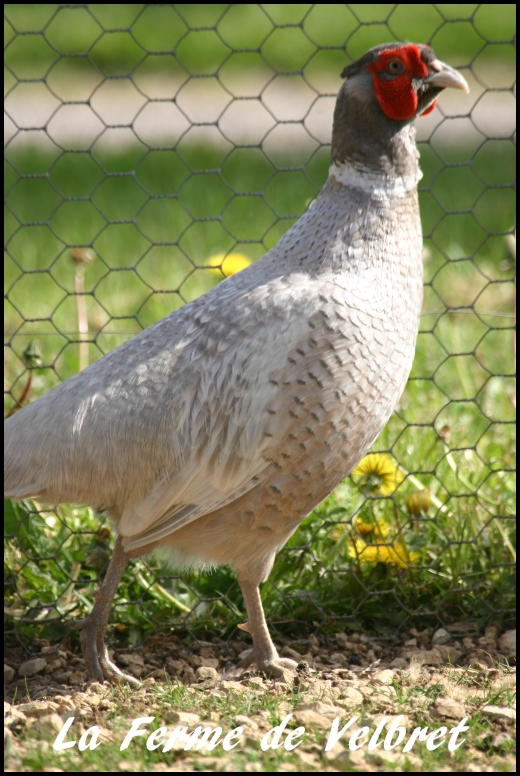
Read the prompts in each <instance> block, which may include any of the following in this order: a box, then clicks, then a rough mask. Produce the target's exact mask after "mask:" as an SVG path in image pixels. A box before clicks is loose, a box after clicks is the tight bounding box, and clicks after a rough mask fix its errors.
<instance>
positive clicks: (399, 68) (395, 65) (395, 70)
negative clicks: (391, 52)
mask: <svg viewBox="0 0 520 776" xmlns="http://www.w3.org/2000/svg"><path fill="white" fill-rule="evenodd" d="M386 69H387V71H388V72H389V73H392V75H400V74H401V73H402V72H403V70H404V65H403V63H402V62H401V60H400V59H390V60H389V61H388V62H387V65H386Z"/></svg>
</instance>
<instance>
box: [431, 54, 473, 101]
mask: <svg viewBox="0 0 520 776" xmlns="http://www.w3.org/2000/svg"><path fill="white" fill-rule="evenodd" d="M430 67H432V68H433V70H435V71H436V72H435V73H433V74H432V75H429V76H428V78H425V79H424V82H423V83H425V84H431V85H432V86H435V87H437V88H439V89H448V88H452V89H462V91H463V92H466V94H467V93H468V92H469V86H468V84H467V83H466V79H465V78H464V77H463V76H462V75H461V74H460V73H459V71H458V70H454V69H453V67H450V66H449V65H445V64H444V62H441V61H440V59H435V60H434V61H433V62H432V63H431V65H430Z"/></svg>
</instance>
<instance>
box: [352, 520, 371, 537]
mask: <svg viewBox="0 0 520 776" xmlns="http://www.w3.org/2000/svg"><path fill="white" fill-rule="evenodd" d="M354 525H355V527H356V531H357V532H358V534H361V536H364V535H365V534H369V533H372V531H373V530H374V526H373V525H372V524H371V523H365V522H364V520H363V518H362V517H356V519H355V520H354Z"/></svg>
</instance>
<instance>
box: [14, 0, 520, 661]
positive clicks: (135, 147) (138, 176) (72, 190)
mask: <svg viewBox="0 0 520 776" xmlns="http://www.w3.org/2000/svg"><path fill="white" fill-rule="evenodd" d="M514 7H515V6H514V5H512V4H503V5H498V6H497V5H492V4H477V5H471V4H395V5H393V4H376V5H373V4H368V5H367V4H333V5H323V4H308V5H303V4H297V5H294V4H273V5H263V4H244V5H242V4H230V5H222V4H180V5H169V4H168V5H152V4H146V5H139V4H128V5H110V4H109V5H104V4H93V5H50V4H44V5H32V4H8V5H6V6H5V44H6V48H5V62H6V84H5V113H4V119H5V133H6V134H5V170H6V173H5V192H6V193H5V208H6V209H5V212H6V247H5V262H6V348H5V357H4V358H5V360H4V364H5V414H6V415H9V414H12V413H13V412H15V411H17V410H18V409H19V408H20V407H21V406H23V405H24V404H26V403H28V402H31V401H33V400H34V399H36V398H37V397H38V396H40V395H42V394H44V393H45V392H47V391H48V390H49V389H50V388H52V387H53V386H55V385H56V384H58V383H59V382H60V381H62V380H64V379H66V378H68V377H70V376H71V375H73V374H75V373H76V372H78V371H79V370H81V369H84V368H85V367H86V366H88V364H90V363H92V362H94V361H95V360H97V359H99V358H100V357H101V356H102V355H103V354H104V353H106V352H108V351H109V350H111V349H113V348H114V347H116V346H118V345H120V344H122V343H123V342H124V341H126V340H127V339H129V338H130V337H132V336H133V335H135V334H136V333H137V332H139V331H140V330H141V329H142V328H143V327H146V326H148V325H150V324H151V323H153V322H155V321H156V320H158V319H159V318H161V317H162V316H163V315H166V314H168V313H170V312H172V311H173V310H175V309H177V308H178V307H180V306H181V305H183V304H185V303H186V302H189V301H190V300H192V299H194V298H196V297H197V296H199V295H200V294H202V293H204V292H205V291H207V290H208V289H209V288H211V287H212V286H214V285H215V284H216V283H218V282H219V281H220V280H221V279H222V278H223V277H225V276H226V275H230V274H232V273H234V272H237V271H240V270H241V269H242V268H244V267H245V266H247V264H249V263H251V262H253V261H255V260H256V259H257V258H259V257H260V256H261V255H263V254H264V253H265V252H266V250H268V249H269V248H271V247H272V246H273V245H274V244H275V243H276V241H277V240H278V239H279V237H280V236H281V235H282V234H283V233H284V232H285V231H286V230H287V229H288V228H289V226H290V225H291V224H292V223H294V221H295V219H296V218H297V217H298V216H299V215H301V213H302V212H303V211H304V210H305V208H306V207H307V206H308V204H309V202H310V201H311V200H312V199H313V198H314V197H315V196H316V194H317V192H318V191H319V189H320V188H321V186H322V185H323V183H324V182H325V180H326V177H327V172H328V164H329V155H330V135H331V126H332V111H333V107H334V102H335V95H336V93H337V91H338V88H339V86H340V84H341V79H340V76H339V74H340V73H341V71H342V69H343V67H344V66H345V64H346V63H348V62H350V61H352V60H354V59H356V58H357V57H359V56H360V55H362V54H363V53H364V52H365V51H366V50H367V49H368V48H370V47H371V46H374V45H377V44H380V43H383V42H388V41H401V40H416V41H421V42H423V41H425V42H429V43H431V45H432V46H433V47H434V49H435V51H436V54H437V56H439V58H441V59H443V60H444V61H446V62H448V63H449V64H450V65H452V66H456V67H458V68H460V69H462V71H463V73H464V76H465V78H466V79H467V81H468V83H469V85H470V90H471V91H470V94H469V95H465V94H464V95H462V94H461V93H459V92H457V93H454V94H448V93H444V94H442V95H441V97H440V99H439V104H438V106H437V108H436V110H435V111H434V112H433V113H432V114H431V115H429V116H427V117H424V118H420V119H418V121H417V130H418V140H419V143H418V146H419V149H420V153H421V166H422V169H423V172H424V177H423V179H422V182H421V184H420V199H421V212H422V219H423V226H424V236H425V249H424V260H425V303H424V314H423V317H422V323H421V331H420V334H419V339H418V346H417V354H416V359H415V363H414V367H413V371H412V376H411V378H410V381H409V383H408V386H407V389H406V392H405V394H404V396H403V399H402V401H401V403H400V405H399V407H398V409H397V411H396V412H395V414H394V416H393V417H392V419H391V421H390V423H389V424H388V427H387V428H386V430H385V431H384V433H383V434H382V436H381V437H380V438H379V440H378V441H377V442H376V444H375V446H374V448H373V451H372V453H371V455H369V456H368V457H367V458H366V459H364V461H363V462H362V464H361V466H360V467H358V469H356V470H355V472H354V474H353V476H352V477H350V478H348V479H347V480H345V482H344V483H343V485H341V486H340V487H339V488H338V489H337V491H336V492H335V493H334V494H333V495H331V496H330V497H329V498H328V499H327V500H326V501H325V502H324V503H323V504H322V505H320V506H319V507H318V508H317V509H316V510H315V512H314V513H313V515H311V516H310V517H309V518H307V519H306V520H305V521H304V522H303V523H302V525H301V526H300V528H299V530H298V531H297V532H296V534H295V535H294V537H293V538H292V539H291V540H290V542H289V543H288V545H287V546H286V547H285V549H284V550H283V551H282V552H281V553H279V556H278V558H277V561H276V564H275V567H274V569H273V572H272V574H271V576H270V580H269V581H268V582H267V583H266V584H265V585H264V586H263V591H262V595H263V598H264V603H265V607H266V612H267V616H268V619H269V622H270V625H271V627H272V628H273V629H274V630H275V634H276V635H275V637H276V638H278V639H279V640H282V641H283V640H284V639H287V638H289V637H291V638H292V639H293V640H295V641H293V644H294V645H297V644H298V643H299V642H298V639H300V640H301V643H304V642H305V639H306V638H307V639H308V638H309V637H310V636H311V635H316V634H322V635H325V636H326V635H327V634H328V633H330V632H335V631H347V632H348V633H350V632H354V631H359V630H363V629H367V628H368V629H369V630H371V631H375V632H376V633H378V634H379V635H380V636H381V637H385V636H387V637H392V636H395V635H396V634H399V633H402V632H406V631H407V630H409V629H410V628H411V627H424V626H427V627H434V626H436V625H437V626H438V625H439V624H442V625H444V626H447V627H452V628H454V629H455V630H456V628H457V627H458V626H457V623H459V622H460V621H467V620H469V621H472V622H476V623H479V624H480V625H484V624H489V623H492V624H493V623H497V624H504V623H505V622H506V621H507V620H508V619H509V618H510V617H511V613H512V611H513V609H512V607H513V591H514V583H513V578H512V566H513V564H514V561H515V535H514V522H513V513H514V444H515V438H514V425H513V423H514V409H515V402H514V383H513V375H514V335H513V325H514V302H513V295H514V285H513V275H514V262H515V251H514V239H513V236H512V228H513V213H514V204H513V174H514V173H513V170H514V146H513V133H514V102H513V79H514V63H513V42H512V37H513V12H514V11H513V9H514ZM113 542H114V537H113V531H112V529H111V528H110V525H109V524H108V523H106V522H104V519H103V518H102V517H101V518H100V517H99V516H96V515H94V514H93V513H92V511H91V510H88V509H84V508H77V507H73V506H69V505H60V506H57V507H56V506H54V507H52V506H49V505H42V504H39V503H36V502H33V501H25V502H22V503H10V502H9V503H7V504H6V543H5V547H6V551H5V579H6V591H7V609H6V616H7V624H6V633H7V634H8V638H12V639H13V640H14V642H15V643H18V642H21V643H23V645H24V646H26V647H28V648H30V646H31V643H32V644H34V643H36V644H40V645H41V643H42V642H41V641H39V640H38V639H36V641H34V639H35V637H38V638H40V639H41V638H42V637H43V638H47V639H50V640H51V641H56V640H59V639H63V638H73V639H76V638H77V636H76V634H74V635H73V636H71V634H70V630H69V629H68V628H67V627H66V625H65V621H66V620H69V619H73V618H75V617H77V616H82V615H84V614H85V613H86V612H87V611H89V610H90V608H91V604H92V597H91V594H92V592H93V590H95V588H96V585H98V584H99V581H100V579H101V578H102V576H103V573H104V571H105V569H106V566H107V563H108V559H109V557H110V551H111V548H112V547H113ZM115 603H116V605H115V607H114V610H113V614H112V618H111V623H112V626H111V629H110V638H111V643H112V645H113V646H116V647H117V646H118V645H119V646H121V645H128V643H129V642H130V644H133V645H138V644H141V643H142V642H143V641H144V639H145V638H146V637H149V636H150V635H151V634H153V633H155V634H160V633H162V632H164V631H165V630H169V629H173V630H175V631H176V632H177V633H179V634H188V633H189V634H191V637H194V638H196V639H198V640H199V641H200V640H201V639H204V638H212V639H217V640H218V639H219V638H228V639H229V638H236V634H237V631H236V625H237V624H238V623H240V622H242V621H243V619H244V616H245V615H244V610H243V603H242V599H241V596H240V592H239V589H238V586H237V583H236V581H235V579H234V576H233V574H232V572H231V571H230V570H228V569H225V568H224V569H222V568H221V569H217V570H214V571H212V572H211V573H210V572H203V573H194V572H189V573H188V572H187V573H183V574H179V573H177V572H172V571H171V570H169V569H168V567H167V566H166V565H164V564H163V563H162V561H161V560H160V559H156V558H151V559H145V560H138V561H135V562H134V563H133V564H131V566H130V567H129V569H128V570H127V572H126V574H125V576H124V577H123V581H122V583H121V585H120V587H119V590H118V594H117V596H116V602H115ZM31 640H33V641H31ZM75 643H76V644H77V642H75ZM324 659H325V658H324ZM336 659H337V656H336Z"/></svg>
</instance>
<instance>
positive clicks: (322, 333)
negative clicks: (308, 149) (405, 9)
mask: <svg viewBox="0 0 520 776" xmlns="http://www.w3.org/2000/svg"><path fill="white" fill-rule="evenodd" d="M342 77H343V78H345V81H344V83H343V85H342V87H341V89H340V91H339V95H338V99H337V103H336V108H335V113H334V126H333V132H332V163H331V167H330V174H329V177H328V180H327V182H326V183H325V185H324V187H323V189H322V190H321V192H320V194H319V195H318V197H317V198H316V200H315V201H314V203H313V204H311V206H310V207H309V209H308V210H307V212H306V213H305V214H304V215H303V216H302V217H301V218H300V219H299V221H298V222H297V223H296V224H294V226H293V227H292V228H291V229H290V230H289V231H288V232H287V233H286V234H285V235H284V236H283V237H282V238H281V239H280V241H279V242H278V244H277V245H276V246H275V247H274V248H273V249H272V250H270V251H269V252H268V253H267V254H266V255H265V256H264V257H263V258H262V259H260V260H259V261H258V262H256V264H254V265H251V266H250V267H248V268H247V269H244V270H243V271H242V272H240V273H239V274H236V275H233V276H232V277H229V278H227V279H225V280H224V281H223V282H221V283H220V284H219V285H218V286H216V287H215V288H213V289H212V290H211V291H209V292H208V293H206V294H205V295H203V296H202V297H200V298H199V299H197V300H195V301H193V302H191V303H190V304H187V305H186V306H185V307H183V308H181V309H179V310H177V311H175V312H174V313H172V314H171V315H169V316H167V317H166V318H164V319H163V320H161V321H159V322H158V323H156V324H155V325H153V326H151V327H150V328H148V329H146V330H144V331H143V332H141V333H140V334H139V335H137V336H136V337H134V338H133V339H132V340H130V341H129V342H127V343H125V344H124V345H122V346H121V347H119V348H117V349H116V350H114V351H112V352H111V353H109V354H107V355H106V356H105V357H104V358H102V359H101V360H100V361H98V362H97V363H95V364H93V365H92V366H90V367H89V368H88V369H86V370H85V371H83V372H81V373H80V374H77V375H76V376H74V377H72V378H71V379H69V380H67V381H66V382H64V383H63V384H61V385H59V386H58V387H56V388H54V389H53V390H52V391H50V392H49V393H48V394H46V395H45V396H43V397H42V398H40V399H38V400H37V401H35V402H34V403H33V404H31V405H29V406H27V407H25V408H23V409H22V410H20V411H19V412H17V413H16V414H15V415H14V416H13V417H10V418H9V419H8V420H7V421H6V422H5V494H6V496H8V497H12V498H25V497H29V496H33V497H37V498H38V499H39V500H41V501H43V502H44V503H47V504H56V503H60V502H70V503H75V504H84V505H89V506H91V507H93V508H95V509H96V510H98V511H99V512H105V513H106V514H108V515H109V517H110V518H111V519H112V520H113V522H114V523H115V525H116V528H117V532H118V538H117V542H116V546H115V551H114V554H113V556H112V558H111V562H110V564H109V567H108V570H107V573H106V576H105V579H104V582H103V585H102V586H101V588H100V590H99V591H98V592H97V594H96V601H95V605H94V607H93V609H92V612H91V613H90V614H89V615H88V616H87V617H86V618H85V619H83V620H81V621H78V622H76V623H73V627H75V628H78V629H81V642H82V648H83V652H84V655H85V658H86V661H87V663H88V665H89V667H90V671H91V673H92V675H93V676H94V678H95V679H97V680H99V681H103V680H104V679H112V680H117V679H121V678H125V679H127V680H128V681H136V680H134V679H133V677H127V676H126V675H125V674H123V673H122V672H121V671H120V670H119V668H117V666H116V665H115V664H114V663H113V662H112V661H111V660H110V658H109V655H108V651H107V648H106V646H105V630H106V626H107V623H108V616H109V612H110V608H111V605H112V600H113V597H114V594H115V591H116V589H117V586H118V584H119V580H120V578H121V575H122V573H123V571H124V569H125V567H126V565H127V562H128V560H129V559H131V558H135V557H138V556H140V555H142V554H145V553H150V552H152V551H153V550H155V549H156V548H161V549H162V550H163V553H164V552H166V554H167V556H168V557H169V559H170V561H171V562H172V563H173V564H175V565H176V566H177V567H179V568H186V567H193V566H200V565H204V564H205V565H213V566H214V565H219V564H228V563H232V564H233V565H234V568H235V571H236V574H237V578H238V582H239V584H240V588H241V591H242V594H243V597H244V601H245V605H246V609H247V617H248V622H247V625H246V626H245V628H246V629H247V630H248V631H249V632H250V634H251V636H252V640H253V649H252V653H251V657H250V658H248V659H246V660H245V661H242V663H239V666H240V667H241V668H246V667H248V666H249V665H254V666H256V668H257V669H258V670H261V671H264V672H266V673H269V674H270V675H274V676H280V675H283V674H284V672H287V671H289V672H290V671H293V670H295V669H296V663H295V662H294V661H292V660H289V659H283V658H280V657H279V655H278V652H277V650H276V648H275V646H274V644H273V642H272V640H271V637H270V635H269V631H268V628H267V624H266V620H265V616H264V612H263V608H262V602H261V598H260V592H259V584H260V583H261V582H263V581H265V580H266V579H267V577H268V575H269V572H270V570H271V568H272V565H273V560H274V557H275V553H276V552H277V551H278V550H279V549H280V548H281V547H282V546H283V545H284V544H285V542H286V541H287V540H288V538H289V537H290V536H291V535H292V534H293V533H294V531H295V530H296V528H297V527H298V524H299V523H300V522H301V520H302V519H303V518H304V517H305V516H307V515H308V514H309V513H310V512H311V511H312V509H313V508H314V507H315V506H316V505H317V504H318V503H319V502H320V501H322V500H323V499H324V498H325V497H326V496H327V495H328V494H329V493H330V492H331V491H332V490H333V489H334V488H335V487H336V486H337V485H338V483H339V482H341V481H342V480H343V479H344V478H345V477H346V476H347V474H348V473H349V472H350V471H351V470H352V468H353V467H354V466H355V465H356V464H357V463H358V461H359V460H360V459H361V458H362V457H363V455H364V454H365V453H366V451H367V450H368V448H369V447H370V445H371V444H372V443H373V442H374V440H375V439H376V437H377V436H378V434H379V433H380V432H381V430H382V429H383V427H384V426H385V424H386V422H387V421H388V419H389V417H390V415H391V413H392V411H393V409H394V407H395V405H396V403H397V401H398V400H399V397H400V396H401V393H402V391H403V389H404V386H405V383H406V381H407V378H408V375H409V372H410V369H411V364H412V359H413V355H414V349H415V342H416V337H417V331H418V324H419V315H420V310H421V300H422V238H421V223H420V217H419V208H418V198H417V182H418V180H419V179H420V177H421V173H420V170H419V166H418V152H417V148H416V145H415V129H414V125H413V122H414V119H415V118H416V117H417V116H424V115H426V114H427V113H429V112H430V111H432V110H433V107H434V105H435V102H436V100H437V97H438V95H439V94H440V92H441V91H442V90H443V89H444V88H447V87H453V88H455V89H462V90H464V91H468V86H467V84H466V81H465V80H464V78H463V77H462V76H461V75H460V74H459V73H458V72H457V71H455V70H454V69H452V68H451V67H449V66H448V65H446V64H444V63H443V62H441V61H439V59H437V57H436V55H435V53H434V52H433V50H432V49H431V48H430V47H429V46H427V45H423V44H417V45H416V44H406V45H404V44H395V43H391V44H387V45H382V46H377V47H375V48H372V49H371V50H370V51H368V52H367V53H366V54H365V55H364V56H362V57H361V58H360V59H358V60H357V61H356V62H354V63H352V64H350V65H348V66H347V67H345V69H344V71H343V73H342Z"/></svg>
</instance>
